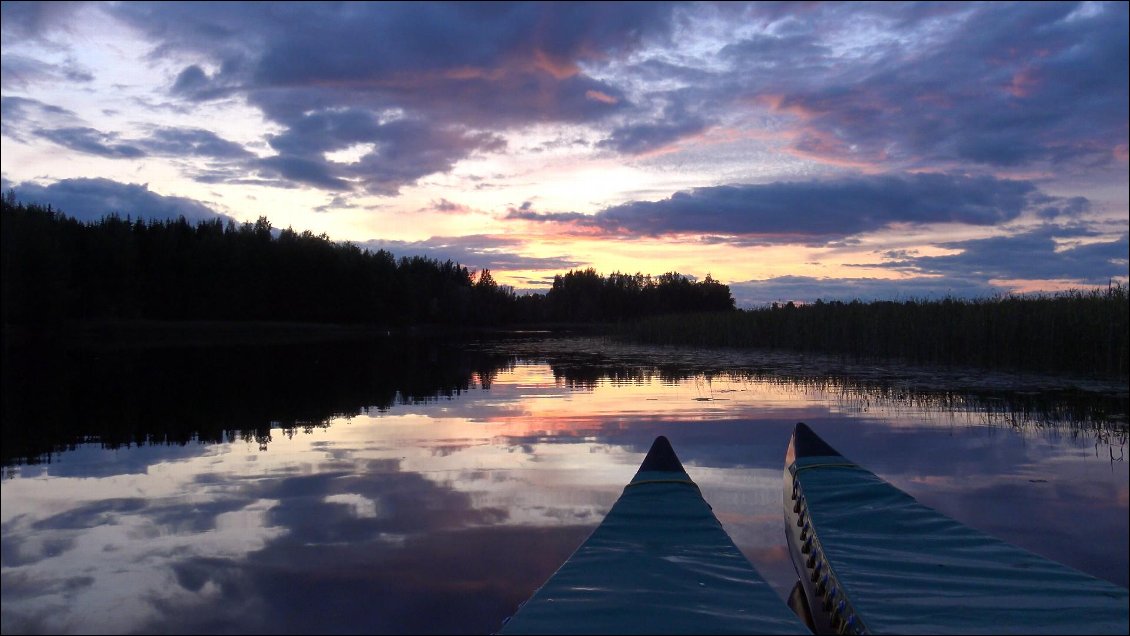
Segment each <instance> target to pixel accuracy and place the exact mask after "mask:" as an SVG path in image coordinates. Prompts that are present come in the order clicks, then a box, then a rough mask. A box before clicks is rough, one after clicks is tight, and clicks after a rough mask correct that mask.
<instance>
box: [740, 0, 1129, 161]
mask: <svg viewBox="0 0 1130 636" xmlns="http://www.w3.org/2000/svg"><path fill="white" fill-rule="evenodd" d="M1127 6H1128V5H1127V4H1125V3H1103V4H1088V5H1081V4H1073V3H1021V4H1010V5H992V4H990V5H968V4H958V3H955V4H953V5H915V6H908V5H895V6H893V7H891V6H890V5H888V4H881V5H868V6H860V5H837V4H831V5H819V6H816V7H811V8H809V9H808V10H807V11H806V13H807V14H808V15H806V16H804V17H805V18H806V20H805V21H803V22H801V21H799V20H794V21H792V22H791V24H792V26H793V27H794V30H793V32H791V33H790V34H789V35H788V36H787V37H773V36H766V35H758V36H756V37H754V38H751V39H749V40H746V41H744V42H740V43H735V44H733V45H731V46H728V47H726V48H725V49H724V51H723V53H724V54H725V55H726V56H727V57H728V59H730V60H732V62H733V64H734V68H735V74H734V76H733V78H732V81H730V82H728V83H726V84H725V85H724V86H722V87H721V88H720V90H721V91H723V92H727V93H730V94H732V93H733V92H734V91H735V90H736V91H737V92H738V93H739V94H741V93H744V94H745V95H747V96H752V97H755V98H760V99H763V100H764V102H763V103H767V104H770V105H771V106H772V107H773V108H775V109H776V110H778V111H779V112H782V113H789V114H792V115H796V116H797V117H798V118H799V119H800V121H801V125H802V126H803V127H804V130H805V131H806V134H803V135H801V136H800V137H799V138H798V139H797V141H796V142H794V143H793V147H794V148H795V149H796V150H797V151H798V152H801V153H802V154H807V155H811V156H817V157H823V158H825V159H842V160H860V161H868V162H874V163H880V162H886V161H896V162H901V163H902V164H903V165H922V166H931V165H934V166H936V165H938V163H939V162H942V163H946V162H949V163H968V162H973V163H978V164H982V165H986V166H1022V165H1026V164H1030V163H1033V162H1050V163H1053V164H1063V163H1076V164H1079V165H1089V164H1102V163H1109V162H1110V160H1111V159H1112V157H1113V156H1114V152H1115V150H1116V148H1117V147H1118V146H1119V145H1120V144H1121V145H1122V146H1123V147H1124V146H1125V144H1126V140H1127V112H1128V108H1127V103H1128V102H1127V75H1128V71H1127V66H1128V62H1127V60H1128V52H1127V51H1128V49H1127V37H1126V24H1127ZM755 13H756V11H755ZM853 24H854V25H859V26H861V27H866V26H868V24H870V25H872V26H873V25H876V24H880V25H885V26H886V27H887V28H888V29H891V30H892V32H894V33H897V34H899V35H901V36H902V37H898V38H886V39H885V40H881V41H875V42H872V43H870V44H869V46H868V47H866V48H862V47H861V48H859V49H857V50H855V51H851V52H842V51H841V52H835V51H834V50H833V49H832V48H830V44H831V43H832V42H833V41H834V40H838V41H839V42H840V43H843V42H844V38H845V36H846V35H848V34H847V33H845V32H844V31H846V30H848V29H851V28H852V25H853ZM751 71H756V72H751Z"/></svg>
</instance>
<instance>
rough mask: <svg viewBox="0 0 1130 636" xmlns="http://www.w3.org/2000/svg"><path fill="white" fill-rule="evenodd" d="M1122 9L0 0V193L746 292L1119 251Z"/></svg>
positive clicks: (1016, 271) (981, 285)
mask: <svg viewBox="0 0 1130 636" xmlns="http://www.w3.org/2000/svg"><path fill="white" fill-rule="evenodd" d="M1128 7H1130V5H1128V4H1127V3H1125V2H1117V3H1092V2H1084V3H1043V2H1041V3H1021V4H1003V3H989V4H978V3H936V4H935V3H928V4H896V3H876V4H855V3H848V4H808V3H805V4H775V3H774V4H742V3H729V2H726V3H717V4H715V3H691V4H682V3H645V2H632V3H625V4H617V3H595V4H574V3H497V4H479V3H453V4H442V3H404V4H397V3H388V4H385V3H377V4H369V3H358V4H350V3H346V4H336V3H335V4H328V3H326V4H323V3H309V4H303V3H289V2H287V3H242V2H219V3H206V2H191V3H152V4H151V3H143V2H126V3H120V4H119V3H91V4H87V3H62V2H48V3H19V2H15V3H9V2H5V3H3V16H2V17H3V23H2V25H3V57H2V61H3V84H2V89H3V105H2V106H3V140H2V152H0V158H2V173H3V188H4V190H5V191H7V190H8V189H10V188H11V189H14V190H15V193H16V196H17V198H18V199H20V200H21V201H25V202H41V203H51V204H52V205H53V206H54V207H56V208H58V209H61V210H63V211H64V212H66V213H68V214H70V215H72V216H76V217H79V218H83V219H96V218H99V217H101V216H102V215H104V214H106V213H110V212H118V213H120V214H121V215H123V216H125V215H129V216H132V217H134V218H137V217H147V218H175V217H176V216H179V215H184V216H185V217H186V218H188V219H189V220H196V219H204V218H212V217H215V216H217V215H219V216H223V217H230V218H232V219H235V220H236V221H238V222H243V221H254V220H255V219H256V218H258V217H260V216H266V217H268V218H269V219H270V221H271V223H272V225H273V226H274V227H276V228H286V227H293V228H294V229H295V230H298V231H302V230H310V231H312V232H314V233H315V234H321V233H325V234H326V235H328V236H329V237H330V238H332V239H334V240H340V241H351V242H353V243H355V244H357V245H360V246H362V247H368V248H373V249H376V248H384V249H387V250H389V251H391V252H393V253H394V254H395V255H397V256H406V255H412V254H423V255H427V256H430V257H433V258H438V259H448V258H450V259H453V260H456V261H458V262H460V263H462V264H463V265H466V266H467V267H469V268H470V269H472V270H480V269H483V268H489V269H490V270H491V271H492V273H493V275H494V277H495V279H496V280H497V281H499V282H500V283H504V284H508V285H512V286H514V287H515V288H516V289H517V290H519V291H524V290H533V291H537V290H540V291H544V290H545V289H546V286H547V285H548V284H549V282H551V281H552V278H553V275H554V274H556V273H563V272H565V271H568V270H569V269H576V268H585V267H594V268H596V269H597V270H598V271H600V272H602V273H605V274H607V273H611V272H613V271H621V272H628V273H635V272H643V273H650V274H661V273H664V272H669V271H678V272H681V273H683V274H687V275H690V276H693V277H697V278H702V277H705V276H706V275H707V274H710V275H712V276H713V277H714V278H716V279H719V280H720V281H722V282H724V283H727V284H729V285H730V286H731V290H732V291H733V293H734V296H735V298H736V299H737V300H738V304H739V306H757V305H760V304H764V303H768V302H772V301H775V300H800V301H805V300H814V299H816V298H818V297H819V298H824V299H831V298H842V299H850V298H863V299H872V298H895V299H898V298H902V299H905V298H911V297H913V298H939V297H943V296H947V295H952V296H963V297H969V296H978V297H979V296H991V295H995V294H1000V293H1007V292H1010V291H1018V292H1022V291H1034V290H1044V291H1054V290H1059V289H1065V288H1073V287H1074V288H1079V287H1088V286H1094V285H1102V286H1105V285H1106V284H1107V283H1108V281H1110V280H1111V279H1113V280H1115V281H1121V282H1125V281H1127V276H1128V252H1130V247H1128V240H1127V233H1128V229H1130V221H1128V208H1130V192H1128V190H1130V185H1128V184H1130V179H1128V176H1127V175H1128V154H1130V153H1128V136H1130V135H1128V120H1130V113H1128V96H1127V95H1128V82H1127V77H1128V74H1130V71H1128V58H1130V54H1128V24H1130V20H1128Z"/></svg>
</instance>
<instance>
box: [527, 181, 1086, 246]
mask: <svg viewBox="0 0 1130 636" xmlns="http://www.w3.org/2000/svg"><path fill="white" fill-rule="evenodd" d="M1057 202H1058V200H1056V199H1053V198H1051V197H1048V196H1046V195H1043V194H1041V193H1040V192H1039V191H1038V190H1037V189H1036V187H1035V186H1034V185H1033V184H1032V183H1030V182H1027V181H1010V180H1004V179H995V178H992V177H964V176H951V175H942V174H910V175H903V176H894V175H882V176H870V177H851V178H844V179H836V180H829V181H809V182H793V183H770V184H764V185H731V186H716V187H708V188H696V189H694V190H690V191H687V192H677V193H675V194H674V195H672V196H671V197H670V198H668V199H664V200H661V201H633V202H630V203H625V204H622V205H617V206H613V207H610V208H606V209H604V210H602V211H600V212H598V213H596V214H594V215H585V214H579V213H575V212H564V213H540V212H536V211H531V210H511V211H510V213H509V215H508V218H511V219H521V220H528V221H543V222H556V223H566V224H573V225H576V226H580V227H582V228H590V229H592V228H595V229H598V230H600V231H603V232H606V233H609V234H618V235H637V236H663V235H672V234H705V235H711V236H714V237H720V238H716V239H713V240H735V241H736V242H739V243H743V242H744V243H749V242H750V241H752V242H753V243H755V244H771V243H808V244H824V243H828V242H831V241H834V240H837V239H842V238H844V237H848V236H852V235H856V234H860V233H864V232H869V231H875V230H879V229H883V228H885V227H888V226H890V225H891V224H894V223H914V224H924V223H965V224H970V225H995V224H999V223H1003V222H1005V221H1010V220H1012V219H1015V218H1016V217H1018V216H1019V215H1020V214H1021V213H1022V212H1024V211H1026V210H1043V209H1045V208H1046V207H1047V206H1049V205H1054V204H1056V203H1057ZM1072 205H1074V206H1076V207H1079V206H1083V207H1085V205H1084V204H1083V203H1080V202H1079V201H1073V202H1072ZM1061 209H1074V208H1070V206H1061V207H1057V208H1056V210H1057V211H1058V210H1061Z"/></svg>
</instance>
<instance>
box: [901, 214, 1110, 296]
mask: <svg viewBox="0 0 1130 636" xmlns="http://www.w3.org/2000/svg"><path fill="white" fill-rule="evenodd" d="M1090 234H1091V233H1090V232H1087V231H1085V230H1073V229H1071V228H1065V227H1061V226H1055V225H1047V226H1042V227H1039V228H1036V229H1034V230H1031V231H1028V232H1024V233H1020V234H1015V235H1011V236H995V237H990V238H985V239H976V240H969V241H955V242H945V243H939V244H938V245H939V247H944V248H946V249H951V250H960V253H958V254H951V255H944V256H910V257H905V258H895V259H893V260H891V261H889V262H887V263H885V264H884V265H883V266H885V267H890V268H895V269H899V270H903V271H909V272H915V273H918V274H921V275H935V276H945V277H946V278H954V279H979V280H984V281H988V280H993V279H997V280H1069V281H1078V282H1079V283H1081V284H1088V285H1105V284H1106V283H1107V282H1108V281H1109V280H1110V279H1111V278H1126V277H1127V276H1128V275H1130V269H1128V267H1130V266H1128V265H1127V259H1128V258H1130V243H1128V242H1127V234H1125V233H1123V234H1122V235H1121V236H1120V237H1117V238H1109V237H1107V238H1104V237H1093V236H1090ZM1057 239H1059V240H1057ZM1067 239H1075V241H1074V242H1070V243H1069V242H1067ZM1079 239H1083V240H1079ZM1061 243H1062V244H1061Z"/></svg>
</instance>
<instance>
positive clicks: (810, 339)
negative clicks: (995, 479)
mask: <svg viewBox="0 0 1130 636" xmlns="http://www.w3.org/2000/svg"><path fill="white" fill-rule="evenodd" d="M1128 316H1130V298H1128V293H1127V287H1126V286H1123V285H1121V284H1112V285H1110V286H1109V287H1108V288H1106V289H1095V290H1089V291H1083V290H1074V291H1068V292H1061V293H1056V294H1044V295H1036V296H1027V295H1026V296H1012V295H1010V296H1003V297H998V298H987V299H956V298H946V299H942V300H906V301H901V302H894V301H877V302H868V303H864V302H860V301H852V302H850V303H844V302H839V301H835V302H822V301H817V302H815V303H812V304H804V305H794V304H793V303H788V304H786V305H778V304H774V305H773V306H771V307H765V308H760V309H752V310H739V311H733V312H716V313H699V314H683V315H669V316H659V317H654V318H646V319H643V320H640V321H638V322H635V323H631V324H628V325H624V326H623V327H622V328H621V330H620V332H619V333H620V336H621V337H624V338H626V339H629V340H632V341H636V342H642V343H648V344H668V345H692V346H711V347H742V348H759V349H769V350H792V351H801V352H820V353H831V354H841V355H844V356H849V357H852V358H857V359H883V358H896V359H900V360H905V361H908V362H913V363H923V364H943V365H967V366H975V367H984V368H993V369H1010V370H1021V371H1033V372H1041V373H1071V374H1082V375H1087V376H1092V377H1106V378H1110V377H1120V378H1126V377H1127V372H1128V368H1130V364H1128V359H1130V320H1128Z"/></svg>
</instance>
